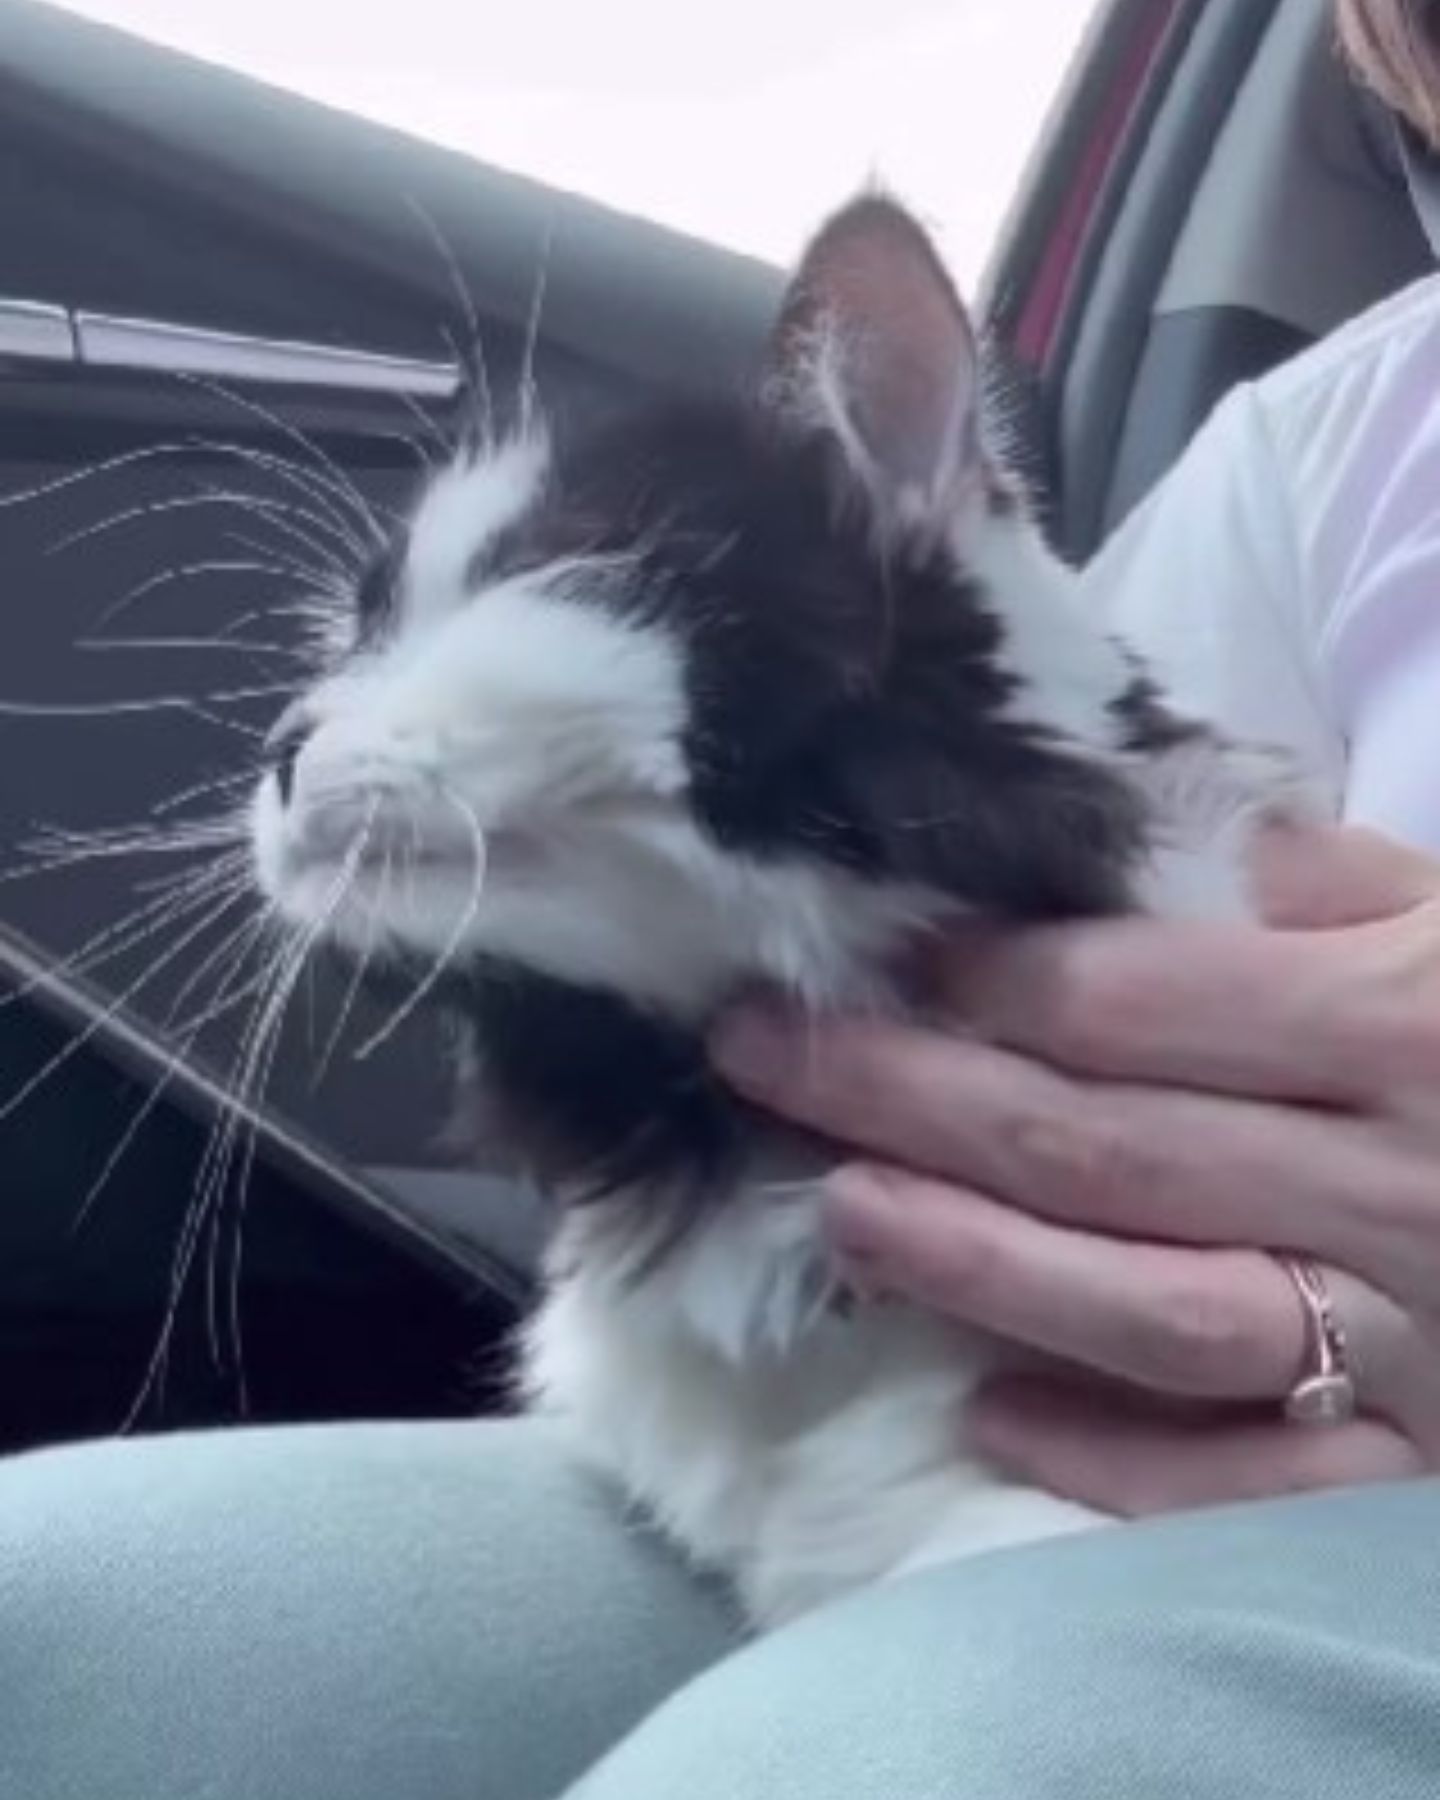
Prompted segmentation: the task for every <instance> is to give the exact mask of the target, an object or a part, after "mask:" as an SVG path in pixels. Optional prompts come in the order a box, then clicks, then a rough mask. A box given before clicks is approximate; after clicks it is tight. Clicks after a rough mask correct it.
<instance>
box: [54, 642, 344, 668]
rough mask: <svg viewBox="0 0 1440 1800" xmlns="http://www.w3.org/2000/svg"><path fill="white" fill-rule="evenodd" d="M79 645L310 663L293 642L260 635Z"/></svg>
mask: <svg viewBox="0 0 1440 1800" xmlns="http://www.w3.org/2000/svg"><path fill="white" fill-rule="evenodd" d="M75 648H76V649H77V650H84V651H85V652H87V654H98V655H106V654H109V653H110V652H112V651H132V652H133V651H137V650H145V651H156V652H159V651H167V650H169V651H177V652H179V651H185V652H190V651H196V650H223V651H228V652H230V653H231V654H232V655H235V656H283V657H284V658H285V659H286V660H287V661H288V662H299V663H303V662H307V661H308V658H306V657H305V656H303V655H302V654H301V652H300V651H298V650H297V649H296V648H295V647H294V645H293V644H267V643H264V642H262V641H261V640H260V639H257V638H207V637H123V638H106V637H93V638H76V640H75Z"/></svg>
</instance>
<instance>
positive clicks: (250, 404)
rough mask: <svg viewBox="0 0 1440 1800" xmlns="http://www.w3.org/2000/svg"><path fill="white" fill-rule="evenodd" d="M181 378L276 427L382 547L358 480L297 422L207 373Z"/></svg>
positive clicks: (376, 522) (382, 533)
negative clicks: (306, 458)
mask: <svg viewBox="0 0 1440 1800" xmlns="http://www.w3.org/2000/svg"><path fill="white" fill-rule="evenodd" d="M181 379H182V380H185V381H190V382H193V383H194V384H195V385H196V386H197V387H201V388H204V389H206V390H207V392H209V393H212V394H215V395H218V396H219V398H220V399H222V400H225V401H227V402H228V403H229V404H230V405H231V406H234V407H238V408H239V409H240V411H242V412H246V413H249V414H250V415H251V417H252V418H256V419H260V420H262V421H263V422H264V423H265V424H267V425H269V426H270V427H271V429H272V430H274V431H277V432H278V433H279V434H280V436H281V437H283V438H287V439H289V441H290V442H291V443H292V444H295V445H297V446H298V447H299V448H300V449H301V450H303V451H304V452H305V454H306V455H307V456H309V457H310V458H312V459H313V462H314V464H315V465H316V466H315V468H314V469H313V470H307V473H311V474H313V476H314V478H315V479H316V480H324V481H325V485H326V486H327V487H328V488H329V489H330V492H331V493H332V494H333V495H334V496H335V498H336V499H337V500H344V501H345V502H346V503H347V504H348V506H349V507H350V508H351V509H352V510H353V512H354V515H355V518H356V519H357V521H358V523H359V524H360V526H361V527H362V528H363V529H364V530H366V531H368V532H369V533H370V534H371V536H372V538H373V540H374V542H375V544H376V545H377V546H378V547H381V548H383V547H384V544H385V541H386V532H385V529H384V527H383V526H382V525H381V523H380V521H379V519H378V518H377V517H376V515H375V509H374V507H373V506H372V505H371V504H370V502H369V500H367V499H366V497H365V495H364V493H363V492H362V490H361V488H360V487H359V485H358V483H357V482H356V481H355V480H354V478H353V477H352V476H351V475H350V474H349V473H348V472H347V471H346V470H345V469H344V468H342V467H341V465H340V464H339V463H337V462H336V461H335V459H334V457H333V456H331V455H330V454H329V452H328V451H326V450H325V449H324V448H323V447H322V446H321V445H320V444H318V443H317V442H316V441H315V439H314V438H312V437H311V436H310V435H309V434H308V433H307V432H304V431H302V430H301V429H300V427H299V426H298V425H296V424H294V423H293V422H292V421H291V420H289V419H286V418H283V417H282V416H281V415H280V414H279V413H277V412H275V411H273V410H272V409H271V408H270V407H268V406H264V405H262V404H261V403H260V401H258V400H256V399H254V398H253V397H252V396H250V395H248V394H241V393H239V392H237V391H236V390H235V389H234V388H230V387H227V386H226V385H225V384H224V383H223V382H219V381H215V380H213V379H211V378H210V377H209V376H205V375H188V374H187V375H184V376H182V377H181Z"/></svg>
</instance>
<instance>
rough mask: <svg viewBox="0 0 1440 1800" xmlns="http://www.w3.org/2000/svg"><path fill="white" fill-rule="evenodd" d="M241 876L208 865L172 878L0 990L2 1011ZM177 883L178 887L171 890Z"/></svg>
mask: <svg viewBox="0 0 1440 1800" xmlns="http://www.w3.org/2000/svg"><path fill="white" fill-rule="evenodd" d="M242 880H243V877H241V876H239V875H236V874H232V873H230V872H228V871H225V870H221V871H219V872H215V871H210V870H207V871H206V872H205V877H204V879H203V880H202V879H197V878H196V877H194V876H193V875H191V876H189V877H188V878H182V879H180V880H179V881H174V880H172V882H170V883H168V884H167V886H166V890H165V891H164V892H162V893H161V894H160V895H159V896H158V897H157V898H156V899H154V900H151V901H148V902H147V903H146V904H145V905H143V906H140V907H136V908H134V909H133V910H132V911H130V912H129V913H127V914H126V915H125V917H124V918H123V919H120V920H118V921H116V922H115V923H113V924H110V925H106V926H103V927H102V928H101V929H100V930H99V931H97V932H95V933H94V934H93V935H92V936H90V937H89V938H87V939H86V940H85V942H84V943H83V944H81V945H80V947H79V948H78V949H76V950H72V951H71V952H70V953H69V954H68V955H67V956H63V957H61V958H60V959H59V960H58V961H57V962H47V963H46V965H45V967H44V968H43V969H41V970H40V971H39V972H38V973H37V974H35V975H32V976H30V977H29V978H28V979H27V980H25V981H23V982H21V983H20V985H19V986H18V987H14V988H11V989H10V990H9V991H8V992H7V993H4V994H0V1012H3V1011H4V1009H5V1008H6V1007H9V1006H14V1005H16V1004H17V1003H18V1002H19V1001H22V1000H24V999H26V998H27V997H28V996H29V995H31V994H35V993H41V992H44V991H46V990H47V989H54V988H57V987H59V986H60V985H62V983H63V981H64V979H65V977H67V976H75V975H81V974H84V973H85V972H86V971H87V970H92V969H96V968H99V967H100V966H101V965H103V964H104V963H107V962H111V961H113V960H114V959H115V958H116V957H117V956H124V955H126V954H128V952H129V951H131V950H136V949H138V948H139V947H140V945H141V944H143V943H145V942H146V941H147V940H148V939H149V938H151V937H153V936H154V935H155V933H156V932H158V931H163V930H164V929H165V928H166V927H167V926H168V925H170V924H172V923H173V922H174V921H175V920H176V919H177V918H181V917H183V916H184V915H185V913H186V912H188V911H189V910H191V908H192V907H196V906H199V905H201V904H202V903H208V902H210V901H211V900H213V899H216V898H217V897H219V896H220V895H222V894H223V893H224V892H225V889H226V886H227V884H228V883H233V884H234V886H235V889H236V891H237V892H238V890H239V885H240V883H241V881H242ZM177 887H178V890H179V891H178V892H176V891H174V890H175V889H176V888H177Z"/></svg>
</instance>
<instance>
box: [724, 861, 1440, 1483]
mask: <svg viewBox="0 0 1440 1800" xmlns="http://www.w3.org/2000/svg"><path fill="white" fill-rule="evenodd" d="M1263 864H1264V866H1263V868H1262V871H1261V887H1262V892H1263V895H1264V901H1265V911H1266V915H1267V919H1268V920H1269V922H1270V927H1271V928H1269V929H1262V928H1259V927H1248V926H1239V927H1235V926H1225V927H1217V926H1205V925H1197V924H1176V923H1162V922H1157V921H1150V920H1139V919H1134V920H1131V919H1127V920H1116V921H1106V922H1104V923H1098V924H1085V925H1074V926H1063V927H1053V928H1050V927H1047V928H1043V929H1038V930H1032V931H1028V932H1021V933H1017V934H1014V935H1013V936H1010V937H1007V938H1001V939H992V940H987V941H986V942H984V943H983V944H979V945H970V946H968V947H963V948H961V949H958V950H956V951H955V952H954V953H953V954H952V955H950V956H949V958H948V959H947V960H946V962H945V964H944V966H943V969H942V974H941V981H942V990H943V993H944V995H945V997H946V998H947V999H948V1000H949V1001H950V1003H951V1004H952V1005H953V1008H954V1010H955V1013H956V1016H957V1019H958V1020H959V1021H960V1022H961V1024H962V1026H963V1028H964V1030H965V1032H966V1034H967V1035H963V1036H962V1035H960V1034H959V1032H954V1033H951V1032H945V1031H940V1030H925V1029H918V1028H914V1027H902V1026H896V1025H892V1024H888V1023H882V1022H878V1021H863V1020H851V1021H843V1022H838V1023H836V1024H834V1025H829V1026H826V1027H824V1028H819V1029H817V1028H816V1027H814V1026H813V1025H800V1024H795V1023H790V1022H787V1021H785V1020H784V1019H782V1018H780V1017H778V1016H777V1015H775V1014H772V1013H766V1012H761V1011H755V1010H750V1011H748V1012H742V1013H740V1014H738V1015H737V1016H736V1017H735V1018H733V1019H732V1020H730V1021H729V1022H728V1023H727V1025H726V1027H725V1028H724V1029H723V1030H722V1032H721V1034H720V1037H719V1039H718V1041H717V1045H716V1055H717V1060H718V1061H719V1063H720V1065H721V1067H722V1068H723V1069H724V1070H725V1072H726V1073H727V1074H728V1075H729V1077H730V1078H731V1079H732V1080H733V1081H734V1082H735V1083H736V1085H737V1086H739V1087H741V1088H742V1089H743V1090H744V1091H745V1092H747V1093H748V1094H750V1095H752V1096H753V1097H754V1098H756V1099H758V1100H760V1101H762V1102H764V1103H765V1104H767V1105H770V1106H772V1107H774V1108H775V1109H776V1110H778V1111H780V1112H783V1113H786V1114H788V1115H789V1116H790V1117H791V1118H793V1119H796V1120H798V1121H800V1122H802V1123H805V1124H807V1125H810V1126H812V1127H814V1128H816V1129H817V1130H819V1131H822V1132H824V1133H826V1134H827V1135H829V1136H831V1137H833V1138H836V1139H838V1140H841V1141H845V1142H848V1143H850V1144H851V1145H853V1146H855V1147H856V1148H857V1149H859V1150H861V1151H863V1152H864V1153H865V1154H866V1161H865V1162H864V1163H861V1164H857V1165H854V1166H851V1167H849V1168H847V1169H844V1170H842V1171H841V1172H840V1173H839V1174H838V1175H837V1176H836V1177H835V1179H834V1181H833V1183H832V1192H831V1211H830V1218H831V1226H832V1232H833V1238H834V1242H835V1245H836V1248H837V1251H838V1253H839V1254H840V1256H841V1258H842V1260H843V1261H844V1262H845V1264H846V1265H847V1267H848V1268H849V1269H850V1271H851V1273H852V1276H853V1278H854V1279H855V1280H856V1282H857V1285H859V1286H861V1287H866V1286H868V1287H870V1288H872V1289H879V1290H886V1291H894V1292H900V1293H904V1294H906V1295H909V1296H911V1297H912V1298H914V1299H916V1300H919V1301H921V1302H923V1303H926V1304H929V1305H931V1306H934V1307H936V1308H938V1309H940V1310H942V1311H945V1312H948V1313H951V1314H953V1315H955V1316H956V1317H958V1318H961V1319H964V1320H966V1321H968V1322H970V1323H973V1324H975V1325H977V1326H981V1327H983V1328H985V1329H988V1330H991V1331H994V1332H998V1333H999V1334H1001V1335H1002V1336H1005V1337H1008V1338H1011V1339H1013V1340H1016V1341H1018V1342H1020V1343H1023V1344H1026V1345H1029V1346H1031V1347H1032V1348H1034V1349H1037V1350H1040V1351H1043V1352H1047V1353H1049V1354H1050V1355H1052V1356H1054V1357H1056V1358H1059V1359H1060V1360H1061V1362H1062V1363H1063V1364H1064V1365H1067V1366H1068V1367H1070V1368H1072V1369H1074V1370H1075V1371H1077V1374H1076V1375H1075V1377H1074V1378H1073V1379H1071V1378H1067V1379H1064V1380H1060V1379H1054V1380H1041V1379H1027V1380H1025V1381H1020V1380H1012V1381H1009V1382H1006V1383H1001V1384H997V1385H995V1386H994V1387H993V1388H992V1389H990V1390H989V1391H988V1392H987V1393H986V1394H984V1395H983V1396H982V1397H981V1399H980V1401H979V1402H978V1404H977V1408H976V1414H975V1428H976V1430H977V1432H978V1434H979V1437H980V1440H981V1443H982V1445H983V1447H984V1448H985V1449H986V1450H987V1451H988V1452H989V1454H990V1455H991V1456H992V1457H994V1458H995V1459H996V1460H997V1461H1000V1462H1002V1463H1004V1464H1005V1465H1007V1466H1008V1467H1009V1468H1010V1469H1012V1470H1013V1471H1014V1472H1015V1473H1017V1474H1020V1475H1023V1476H1025V1477H1027V1478H1029V1479H1031V1480H1035V1481H1037V1482H1039V1483H1041V1484H1043V1485H1047V1486H1050V1487H1052V1488H1054V1489H1056V1490H1057V1491H1060V1492H1062V1493H1065V1494H1067V1495H1069V1496H1070V1497H1072V1498H1075V1499H1080V1500H1084V1501H1086V1502H1088V1503H1089V1504H1092V1505H1096V1506H1100V1507H1103V1508H1106V1509H1109V1510H1114V1511H1119V1512H1124V1513H1136V1512H1145V1511H1154V1510H1161V1509H1165V1508H1168V1507H1174V1506H1182V1505H1189V1504H1196V1503H1200V1502H1204V1501H1207V1500H1219V1499H1226V1498H1240V1497H1248V1496H1253V1495H1260V1494H1266V1493H1274V1492H1279V1491H1284V1490H1287V1489H1291V1488H1295V1487H1311V1486H1319V1485H1328V1484H1331V1483H1339V1482H1351V1481H1359V1480H1367V1479H1384V1478H1387V1477H1391V1476H1395V1475H1402V1474H1411V1473H1416V1472H1418V1471H1419V1470H1421V1469H1424V1468H1432V1467H1433V1468H1440V867H1437V866H1436V865H1435V864H1433V863H1431V862H1429V861H1427V860H1426V859H1424V858H1421V857H1418V856H1415V855H1412V854H1411V853H1409V852H1406V851H1402V850H1400V849H1398V848H1397V847H1395V846H1393V845H1390V844H1388V843H1386V842H1384V841H1383V840H1380V839H1378V838H1375V837H1372V836H1370V835H1369V834H1366V833H1361V832H1354V831H1348V832H1346V831H1330V830H1325V831H1320V830H1309V829H1307V830H1305V831H1303V832H1301V831H1297V830H1286V831H1284V832H1277V833H1276V834H1274V836H1273V837H1272V838H1271V839H1270V840H1269V841H1268V843H1267V845H1266V848H1265V853H1264V858H1263ZM1237 1246H1243V1247H1240V1248H1237ZM1270 1250H1290V1251H1296V1252H1301V1253H1304V1254H1308V1255H1310V1256H1313V1257H1315V1258H1316V1259H1317V1260H1319V1261H1320V1262H1321V1263H1322V1264H1323V1265H1325V1267H1326V1269H1327V1281H1328V1285H1329V1286H1330V1288H1331V1290H1332V1294H1333V1297H1334V1300H1335V1303H1336V1307H1337V1310H1338V1312H1339V1314H1340V1316H1341V1318H1342V1320H1343V1322H1344V1325H1345V1328H1346V1331H1347V1334H1348V1337H1349V1341H1350V1347H1351V1357H1352V1362H1353V1364H1354V1372H1355V1375H1356V1380H1357V1386H1358V1389H1359V1398H1360V1406H1361V1416H1360V1417H1358V1418H1357V1419H1355V1420H1354V1421H1353V1422H1351V1423H1350V1424H1347V1425H1344V1426H1338V1427H1328V1428H1324V1429H1305V1428H1301V1427H1296V1426H1293V1425H1289V1424H1286V1423H1284V1422H1283V1419H1282V1416H1281V1411H1280V1404H1279V1403H1280V1401H1281V1400H1282V1399H1283V1396H1284V1395H1285V1394H1286V1393H1287V1392H1288V1391H1289V1389H1290V1388H1291V1386H1292V1385H1293V1384H1294V1382H1295V1381H1296V1379H1297V1378H1298V1376H1299V1375H1300V1374H1301V1372H1302V1371H1303V1369H1304V1368H1305V1366H1306V1362H1307V1341H1306V1316H1305V1313H1304V1311H1303V1310H1302V1307H1301V1304H1300V1301H1299V1297H1298V1295H1297V1294H1296V1291H1295V1289H1294V1287H1293V1286H1292V1284H1291V1281H1290V1278H1289V1277H1288V1275H1287V1274H1286V1273H1285V1271H1284V1270H1283V1269H1282V1268H1281V1266H1280V1265H1279V1264H1278V1263H1277V1262H1276V1261H1275V1259H1274V1257H1273V1256H1271V1255H1269V1254H1267V1253H1266V1252H1268V1251H1270ZM1081 1372H1084V1373H1081Z"/></svg>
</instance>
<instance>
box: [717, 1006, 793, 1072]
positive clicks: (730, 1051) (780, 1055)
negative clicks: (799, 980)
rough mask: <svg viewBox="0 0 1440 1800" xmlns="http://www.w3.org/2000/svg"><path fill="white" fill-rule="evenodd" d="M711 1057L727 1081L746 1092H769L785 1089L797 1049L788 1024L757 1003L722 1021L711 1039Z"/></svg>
mask: <svg viewBox="0 0 1440 1800" xmlns="http://www.w3.org/2000/svg"><path fill="white" fill-rule="evenodd" d="M710 1057H711V1060H712V1062H714V1064H715V1066H716V1068H717V1069H719V1071H720V1073H721V1074H722V1075H723V1076H725V1078H726V1080H727V1081H730V1082H733V1083H734V1085H735V1086H736V1087H737V1088H739V1089H741V1091H742V1092H745V1093H757V1094H760V1093H768V1092H773V1090H774V1089H776V1088H777V1087H779V1086H781V1085H782V1083H783V1082H784V1079H785V1077H786V1075H787V1073H788V1072H789V1070H790V1069H791V1068H792V1067H793V1065H794V1061H795V1049H794V1043H793V1041H792V1037H791V1033H790V1032H789V1030H788V1029H787V1027H786V1024H785V1021H784V1020H783V1019H782V1018H781V1017H780V1016H779V1014H777V1013H776V1012H774V1011H772V1010H771V1009H769V1008H767V1007H764V1006H757V1005H754V1004H751V1005H748V1006H742V1007H739V1008H737V1009H736V1010H735V1011H734V1012H732V1013H730V1014H728V1015H727V1016H726V1017H725V1018H724V1019H722V1020H721V1021H720V1023H719V1025H718V1026H717V1027H716V1028H715V1031H714V1033H713V1035H712V1036H711V1039H710Z"/></svg>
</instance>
